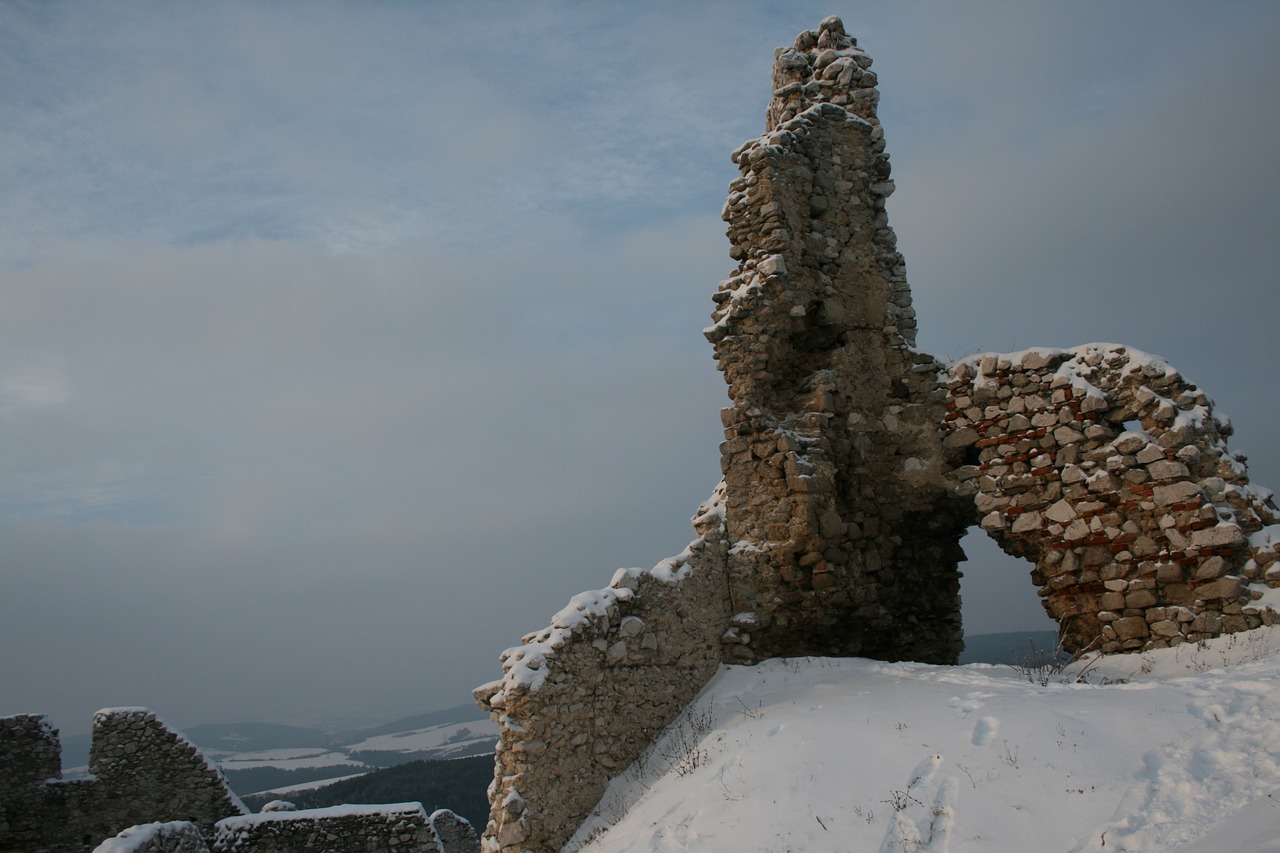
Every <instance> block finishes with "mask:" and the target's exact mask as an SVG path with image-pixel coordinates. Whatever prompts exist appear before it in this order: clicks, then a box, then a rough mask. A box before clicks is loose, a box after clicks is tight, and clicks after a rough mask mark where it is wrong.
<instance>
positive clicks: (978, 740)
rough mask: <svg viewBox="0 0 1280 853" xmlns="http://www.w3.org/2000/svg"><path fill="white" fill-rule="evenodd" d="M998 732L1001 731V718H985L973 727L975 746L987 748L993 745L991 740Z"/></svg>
mask: <svg viewBox="0 0 1280 853" xmlns="http://www.w3.org/2000/svg"><path fill="white" fill-rule="evenodd" d="M998 731H1000V718H999V717H983V718H982V719H980V720H978V724H977V725H976V726H974V727H973V745H974V746H986V745H987V744H989V743H991V739H992V738H994V737H995V736H996V732H998Z"/></svg>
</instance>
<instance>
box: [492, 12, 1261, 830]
mask: <svg viewBox="0 0 1280 853" xmlns="http://www.w3.org/2000/svg"><path fill="white" fill-rule="evenodd" d="M871 64H872V63H871V58H870V57H869V56H867V54H866V53H865V52H863V51H862V50H861V49H860V48H859V47H858V46H857V42H856V40H855V39H853V38H851V37H850V36H849V35H848V34H847V33H846V32H845V30H844V26H843V24H842V23H841V21H840V19H839V18H835V17H831V18H827V19H826V20H824V21H822V23H821V24H820V25H819V27H818V29H816V30H811V31H806V32H803V33H801V34H800V35H799V36H798V37H797V38H796V41H795V44H794V46H792V47H788V48H780V49H779V50H778V51H776V52H775V59H774V65H773V97H772V100H771V101H770V103H769V106H768V109H767V112H766V123H765V133H764V135H763V136H761V137H760V138H758V139H754V140H751V141H749V142H747V143H745V144H744V145H742V146H741V147H740V148H738V149H737V150H736V151H734V152H733V155H732V156H733V160H734V162H735V163H736V164H737V166H738V168H739V170H740V171H741V176H740V177H739V178H737V179H735V180H734V181H733V183H732V184H731V185H730V187H729V197H728V200H727V202H726V204H725V207H724V212H723V216H724V219H725V221H726V222H727V223H728V231H727V233H728V237H729V241H730V245H731V248H730V255H731V257H732V258H733V259H734V260H735V261H737V262H738V266H737V269H736V270H735V271H734V272H733V273H732V274H731V275H730V277H729V278H728V279H726V280H725V281H723V282H721V283H720V286H719V288H718V290H717V291H716V293H715V294H714V296H713V299H714V302H715V306H716V307H715V310H714V312H713V314H712V320H713V325H712V326H711V327H709V328H708V329H707V330H706V335H707V338H708V339H709V340H710V341H711V343H712V344H713V345H714V347H715V354H716V358H717V361H718V364H719V367H720V370H721V371H722V372H723V374H724V377H725V381H726V382H727V383H728V386H729V398H730V405H729V406H727V407H726V408H724V409H723V410H722V413H721V418H722V423H723V426H724V429H725V440H724V442H723V443H722V444H721V446H720V449H721V467H722V470H723V473H724V479H723V480H722V482H721V483H720V484H719V485H718V486H717V487H716V489H715V490H714V492H713V494H712V496H711V498H710V499H709V500H708V501H707V502H705V503H704V504H703V505H702V506H701V507H699V509H698V513H697V514H696V515H695V517H694V521H693V523H694V530H695V533H696V534H697V538H696V539H695V540H694V541H693V542H692V543H691V544H690V545H689V546H688V548H686V549H685V551H683V552H682V553H681V554H679V555H677V556H675V557H672V558H670V559H668V560H665V561H663V562H662V563H660V564H659V565H658V566H656V567H654V568H653V569H651V570H649V571H640V570H630V569H628V570H619V572H618V573H617V574H615V576H614V578H613V581H612V582H611V583H610V585H609V586H608V587H606V588H604V589H600V590H595V591H592V592H586V593H582V594H580V595H578V596H575V597H574V598H573V599H571V600H570V602H569V605H568V606H567V607H566V608H565V609H563V610H561V611H560V612H559V613H557V614H556V615H555V616H554V617H553V619H552V622H551V625H550V626H549V627H548V628H546V629H544V630H542V631H538V632H535V633H532V634H529V635H527V636H525V637H524V638H523V641H522V644H521V645H520V646H516V647H514V648H511V649H508V650H507V651H506V652H504V653H503V655H502V659H503V677H502V678H501V679H500V680H498V681H495V682H492V683H490V684H486V685H483V686H481V687H479V688H477V689H476V691H475V696H476V699H477V702H478V703H479V704H480V706H481V707H482V708H485V709H487V710H488V711H490V713H491V714H492V716H493V717H494V719H495V720H496V721H497V722H498V723H499V725H500V729H501V736H500V741H499V745H498V751H497V755H496V759H495V771H494V781H493V784H492V785H491V787H490V803H491V808H492V811H491V816H490V821H489V824H488V826H487V828H486V831H485V835H484V839H483V847H484V850H486V851H489V853H522V852H523V851H532V853H550V852H551V851H555V850H559V849H560V848H561V847H562V846H563V845H564V843H565V842H566V841H567V840H568V839H569V837H570V836H571V835H572V834H573V832H574V830H575V829H576V828H577V826H578V825H579V824H580V823H581V821H582V820H583V818H584V817H585V816H586V815H587V813H588V812H589V811H590V810H591V808H592V807H593V806H594V805H595V804H596V803H597V801H598V800H599V799H600V797H601V795H602V794H603V793H604V790H605V787H606V785H607V784H608V782H609V780H610V779H611V778H613V777H614V776H617V775H618V774H620V773H621V772H622V771H623V770H625V769H626V767H627V766H628V765H629V764H630V763H631V762H632V761H634V760H635V759H636V758H637V757H639V756H640V755H641V753H642V752H643V751H644V749H645V748H646V747H647V746H648V745H649V744H650V743H652V741H653V740H654V739H655V738H656V736H657V735H658V733H659V732H660V731H661V730H662V728H663V727H664V726H666V725H667V724H668V723H670V722H671V721H672V720H673V719H674V718H675V717H676V715H677V714H678V713H679V712H680V711H681V709H682V708H683V707H684V706H685V705H686V704H687V703H688V702H689V701H690V700H691V699H692V698H693V696H694V695H695V694H696V693H697V692H698V690H699V689H700V688H701V687H702V686H703V685H704V684H705V683H706V681H707V680H708V679H709V678H710V677H711V675H712V674H714V672H715V671H716V668H717V667H718V666H719V665H720V664H721V663H753V662H756V661H759V660H763V659H766V658H770V657H777V656H798V655H860V656H866V657H872V658H878V659H883V660H904V659H910V660H917V661H924V662H933V663H953V662H954V661H955V659H956V656H957V654H958V653H959V652H960V650H961V648H962V646H963V634H962V630H961V622H960V597H959V571H958V568H957V565H958V562H959V561H960V560H961V559H962V558H963V553H962V551H961V549H960V545H959V542H960V539H961V538H962V536H963V535H964V534H965V532H966V531H967V530H968V529H969V528H971V527H974V526H980V527H981V528H982V529H983V530H985V531H987V532H988V533H989V534H990V535H991V536H992V537H994V538H995V540H996V541H997V542H998V543H999V544H1000V546H1001V547H1002V548H1003V549H1004V550H1005V551H1006V552H1008V553H1010V554H1013V555H1015V556H1020V557H1024V558H1026V559H1028V560H1029V561H1031V563H1032V566H1031V580H1032V582H1033V583H1034V584H1035V585H1036V586H1037V587H1038V591H1039V593H1040V595H1041V597H1042V600H1043V603H1044V606H1045V609H1046V612H1047V613H1048V614H1049V615H1050V616H1051V617H1052V618H1054V619H1055V620H1056V621H1057V622H1058V624H1059V626H1060V630H1061V636H1062V639H1063V644H1064V646H1065V647H1066V648H1067V649H1068V650H1072V651H1076V650H1083V649H1095V650H1099V651H1103V652H1125V651H1139V650H1142V649H1146V648H1155V647H1161V646H1168V645H1176V644H1178V643H1182V642H1187V641H1195V640H1198V639H1201V638H1205V637H1212V636H1217V635H1219V634H1222V633H1229V632H1236V631H1244V630H1249V629H1251V628H1255V627H1258V626H1260V625H1263V624H1273V623H1275V622H1276V621H1280V614H1277V613H1276V612H1274V611H1272V610H1270V609H1268V608H1266V607H1263V606H1261V605H1260V604H1259V603H1258V599H1259V598H1261V596H1262V593H1263V590H1264V589H1265V588H1266V587H1268V586H1271V587H1275V586H1280V563H1278V562H1277V561H1278V558H1280V554H1278V549H1280V526H1277V523H1278V522H1280V514H1278V513H1277V510H1276V507H1275V505H1274V503H1272V501H1271V496H1270V493H1269V492H1266V491H1264V490H1261V489H1256V488H1254V487H1252V486H1251V485H1250V484H1249V481H1248V476H1247V472H1246V470H1245V466H1244V463H1243V457H1239V456H1236V455H1233V454H1231V453H1230V452H1229V451H1228V449H1227V446H1226V438H1227V436H1229V435H1230V427H1229V425H1228V424H1227V423H1226V422H1225V420H1224V419H1222V418H1220V417H1218V416H1216V415H1215V414H1214V412H1213V407H1212V403H1211V402H1210V400H1209V399H1208V397H1207V396H1206V395H1205V394H1204V393H1203V392H1202V391H1201V390H1200V389H1199V388H1197V387H1196V386H1195V385H1193V384H1191V383H1190V382H1188V381H1186V380H1185V379H1184V378H1183V377H1182V376H1181V375H1180V374H1179V373H1178V372H1177V371H1176V370H1174V369H1173V368H1172V367H1171V366H1169V365H1168V364H1167V363H1165V362H1164V361H1163V360H1161V359H1159V358H1156V357H1154V356H1149V355H1146V354H1143V353H1140V352H1137V351H1134V350H1132V349H1129V348H1126V347H1123V346H1119V345H1114V344H1089V345H1085V346H1082V347H1077V348H1074V349H1070V350H1049V349H1038V350H1028V351H1026V352H1023V353H1011V354H1004V355H999V354H983V355H978V356H973V357H970V358H967V359H964V360H962V361H959V362H957V363H955V364H952V365H949V366H946V365H943V364H941V363H939V362H938V361H937V360H936V359H935V358H933V357H932V356H930V355H927V354H925V353H922V352H920V351H919V350H917V349H915V346H914V344H915V326H916V324H915V313H914V310H913V308H912V304H911V294H910V290H909V289H908V286H907V281H906V273H905V266H904V262H903V258H902V256H901V255H900V254H899V253H898V252H897V249H896V239H895V237H894V233H893V231H892V229H891V228H890V227H889V224H888V218H887V216H886V213H885V199H886V198H887V197H888V196H889V195H890V194H891V193H892V192H893V189H894V185H893V182H892V181H891V180H890V177H889V161H888V156H887V155H886V154H885V143H884V134H883V130H882V128H881V126H880V123H879V120H878V119H877V117H876V107H877V102H878V99H879V94H878V92H877V90H876V82H877V79H876V74H875V72H874V71H872V70H871ZM1011 582H1014V581H1012V580H1011ZM1017 582H1025V581H1017Z"/></svg>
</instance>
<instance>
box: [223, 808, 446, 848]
mask: <svg viewBox="0 0 1280 853" xmlns="http://www.w3.org/2000/svg"><path fill="white" fill-rule="evenodd" d="M211 846H212V850H213V853H309V852H310V851H315V853H327V851H343V853H366V851H367V853H381V851H387V850H396V851H404V853H440V849H441V848H440V847H439V845H438V844H437V843H436V834H435V832H434V831H433V830H432V828H431V825H430V823H429V821H428V819H427V814H426V811H425V810H424V809H423V808H422V805H421V804H420V803H397V804H393V805H378V806H334V807H333V808H329V809H308V810H305V811H296V812H289V811H283V812H270V813H267V814H257V815H247V816H245V817H233V818H227V819H226V820H223V821H220V822H219V823H218V825H217V827H216V828H215V830H214V834H213V844H212V845H211ZM451 853H452V851H451Z"/></svg>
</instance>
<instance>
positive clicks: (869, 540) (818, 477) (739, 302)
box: [706, 17, 975, 663]
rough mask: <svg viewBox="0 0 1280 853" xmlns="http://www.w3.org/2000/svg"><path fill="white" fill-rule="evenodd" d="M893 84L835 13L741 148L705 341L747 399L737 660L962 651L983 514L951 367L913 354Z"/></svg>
mask: <svg viewBox="0 0 1280 853" xmlns="http://www.w3.org/2000/svg"><path fill="white" fill-rule="evenodd" d="M875 85H876V74H875V72H874V71H872V70H871V58H870V57H869V56H867V54H866V53H864V52H863V51H862V50H860V49H859V48H858V46H857V42H856V40H855V39H853V38H851V37H850V36H848V35H847V34H846V33H845V30H844V25H843V24H842V23H841V21H840V19H839V18H836V17H831V18H827V19H826V20H824V21H822V23H821V24H820V26H819V28H818V29H817V30H816V31H813V30H811V31H806V32H803V33H801V34H800V35H799V36H798V37H797V39H796V41H795V46H794V47H792V48H780V49H779V50H778V51H777V52H776V53H775V60H774V65H773V90H774V91H773V98H772V101H771V102H770V104H769V107H768V112H767V119H766V133H765V135H764V136H762V137H760V138H759V139H755V140H752V141H750V142H748V143H746V144H745V145H743V146H742V147H740V148H739V149H738V150H737V151H735V152H734V154H733V159H734V162H735V163H736V164H737V165H738V167H739V169H740V170H741V172H742V175H741V177H739V178H738V179H736V180H735V181H734V182H733V183H732V184H731V185H730V188H729V198H728V201H727V202H726V204H725V208H724V218H725V220H726V221H727V222H728V223H729V228H728V236H729V239H730V241H731V244H732V248H731V250H730V254H731V256H732V257H733V258H734V259H735V260H737V261H738V268H737V270H736V271H735V272H734V273H733V275H732V276H731V277H730V278H729V279H727V280H726V281H723V282H721V284H720V288H719V290H718V292H717V293H716V294H715V297H714V298H715V302H716V306H717V307H716V309H715V312H714V314H713V315H712V319H713V320H714V321H715V324H714V325H713V326H711V327H710V328H709V329H707V331H706V334H707V337H708V338H709V339H710V341H711V342H712V343H713V344H714V345H715V353H716V358H717V360H718V362H719V366H720V369H721V371H723V373H724V377H725V380H726V381H727V382H728V384H729V396H730V398H731V400H732V405H731V406H729V407H728V408H725V409H724V410H723V412H722V422H723V425H724V428H725V441H724V443H723V444H722V445H721V467H722V469H723V471H724V475H725V511H726V522H727V527H728V538H729V541H730V542H731V543H733V544H732V549H731V550H730V552H729V566H728V576H729V585H730V599H731V606H732V609H733V611H734V613H735V616H734V620H735V630H736V634H735V638H736V639H737V640H738V642H737V643H736V644H735V645H734V646H733V647H732V648H730V649H729V654H728V655H727V657H728V659H730V660H737V661H753V660H759V659H763V658H768V657H773V656H778V655H789V654H794V655H799V654H831V655H865V656H869V657H879V658H887V659H902V658H910V659H914V660H922V661H930V662H938V663H942V662H950V661H953V660H954V659H955V656H956V655H957V654H958V653H959V651H960V649H961V647H962V634H961V626H960V619H959V613H960V606H959V581H958V574H957V569H956V565H957V561H958V560H959V559H961V558H962V557H963V554H962V552H961V551H960V549H959V547H958V544H957V543H958V541H959V539H960V537H961V536H962V535H963V531H964V530H965V528H967V527H968V526H969V525H971V524H973V523H974V521H975V518H974V509H973V505H972V502H970V501H966V500H962V499H958V498H957V497H956V496H955V491H954V488H953V487H951V486H949V485H948V481H947V479H946V474H947V470H946V466H945V465H944V461H943V453H942V445H941V440H940V439H941V436H940V434H939V431H938V427H937V424H939V423H940V422H941V421H942V418H943V417H944V415H945V402H946V401H945V394H944V391H943V390H942V389H941V387H940V385H939V378H938V377H939V374H940V372H942V371H943V368H942V366H941V365H940V364H939V363H938V362H937V361H936V360H935V359H934V358H933V357H932V356H929V355H926V354H925V353H922V352H918V351H916V350H915V349H913V345H914V343H915V312H914V310H913V309H912V306H911V294H910V291H909V290H908V288H907V282H906V274H905V268H904V266H903V259H902V256H901V255H900V254H899V253H898V251H897V248H896V243H897V241H896V238H895V236H894V233H893V231H892V229H890V228H889V224H888V218H887V216H886V214H885V199H886V198H888V196H889V195H890V193H892V192H893V189H894V185H893V182H892V181H891V180H890V179H889V157H888V155H887V154H886V153H885V150H884V148H885V144H884V133H883V130H882V129H881V127H880V123H879V120H878V119H877V117H876V105H877V101H878V99H879V93H878V92H877V91H876V88H875Z"/></svg>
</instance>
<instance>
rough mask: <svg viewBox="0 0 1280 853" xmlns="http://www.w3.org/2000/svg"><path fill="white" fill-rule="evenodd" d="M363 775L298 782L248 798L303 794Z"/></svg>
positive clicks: (254, 794)
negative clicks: (265, 795) (267, 795)
mask: <svg viewBox="0 0 1280 853" xmlns="http://www.w3.org/2000/svg"><path fill="white" fill-rule="evenodd" d="M372 769H373V768H370V770H372ZM367 772H369V771H365V773H367ZM365 773H352V774H350V775H347V776H333V777H330V778H328V779H315V780H312V781H310V782H299V783H298V784H296V785H284V786H283V787H280V788H268V789H266V790H265V791H254V792H253V793H252V794H250V795H249V796H251V797H260V796H262V795H263V794H271V795H273V796H280V797H282V796H285V795H287V794H303V793H307V792H309V791H314V790H316V789H317V788H323V787H324V786H325V785H332V784H334V783H335V782H345V781H347V780H348V779H359V778H360V777H361V776H364V775H365Z"/></svg>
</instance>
